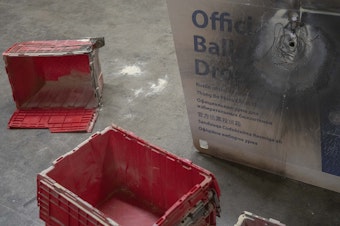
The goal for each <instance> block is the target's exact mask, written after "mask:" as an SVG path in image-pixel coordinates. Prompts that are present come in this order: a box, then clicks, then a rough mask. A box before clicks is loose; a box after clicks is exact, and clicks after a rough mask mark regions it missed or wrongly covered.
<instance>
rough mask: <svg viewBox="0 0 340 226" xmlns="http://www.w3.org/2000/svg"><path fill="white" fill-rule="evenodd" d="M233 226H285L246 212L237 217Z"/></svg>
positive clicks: (276, 221)
mask: <svg viewBox="0 0 340 226" xmlns="http://www.w3.org/2000/svg"><path fill="white" fill-rule="evenodd" d="M234 226H286V225H285V224H283V223H281V222H280V221H278V220H275V219H272V218H269V219H266V218H263V217H260V216H257V215H255V214H253V213H250V212H248V211H244V212H243V214H242V215H240V216H239V218H238V221H237V223H236V224H235V225H234Z"/></svg>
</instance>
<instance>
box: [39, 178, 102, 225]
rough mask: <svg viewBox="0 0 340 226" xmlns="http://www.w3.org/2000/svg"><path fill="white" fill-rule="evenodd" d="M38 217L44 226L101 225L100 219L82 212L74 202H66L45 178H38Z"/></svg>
mask: <svg viewBox="0 0 340 226" xmlns="http://www.w3.org/2000/svg"><path fill="white" fill-rule="evenodd" d="M37 182H38V204H39V208H40V211H39V217H40V218H41V219H42V220H43V221H44V222H45V223H46V225H51V226H54V225H55V226H59V225H87V226H92V225H103V224H102V223H101V218H95V217H93V216H92V215H89V214H88V213H87V212H85V211H83V210H82V209H81V208H80V207H79V206H77V205H75V204H74V202H71V201H70V200H67V199H66V198H65V196H64V195H63V194H61V193H60V191H58V192H57V190H56V189H55V188H54V187H53V186H51V185H49V183H48V182H47V181H46V178H44V177H42V176H40V175H39V176H38V180H37Z"/></svg>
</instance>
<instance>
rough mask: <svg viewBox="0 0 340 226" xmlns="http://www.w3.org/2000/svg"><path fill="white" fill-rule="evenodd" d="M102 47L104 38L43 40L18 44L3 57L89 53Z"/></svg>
mask: <svg viewBox="0 0 340 226" xmlns="http://www.w3.org/2000/svg"><path fill="white" fill-rule="evenodd" d="M103 45H104V38H85V39H76V40H44V41H27V42H19V43H15V44H14V45H12V46H11V47H10V48H9V49H7V50H6V51H5V52H4V53H3V55H4V56H50V55H53V56H55V55H68V54H85V53H90V52H92V51H93V50H94V49H96V48H100V47H102V46H103Z"/></svg>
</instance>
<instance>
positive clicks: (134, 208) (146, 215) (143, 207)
mask: <svg viewBox="0 0 340 226" xmlns="http://www.w3.org/2000/svg"><path fill="white" fill-rule="evenodd" d="M97 208H98V209H99V210H100V211H101V212H103V213H104V214H105V215H106V216H107V217H109V218H111V219H112V220H114V221H115V222H117V223H118V224H120V225H153V224H154V223H155V222H157V220H158V219H159V218H160V217H161V216H162V215H163V214H164V212H163V211H161V210H160V209H159V208H157V207H155V206H153V205H151V204H148V203H146V202H143V201H141V200H139V199H138V198H136V197H135V195H134V194H133V193H131V192H129V191H127V190H119V191H117V192H115V193H114V194H112V195H111V196H110V198H108V199H107V200H106V201H105V202H104V203H102V204H100V205H99V206H98V207H97Z"/></svg>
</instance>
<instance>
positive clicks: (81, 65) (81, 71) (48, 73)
mask: <svg viewBox="0 0 340 226" xmlns="http://www.w3.org/2000/svg"><path fill="white" fill-rule="evenodd" d="M33 59H34V64H35V67H36V71H37V73H38V74H39V76H41V77H43V78H44V79H45V80H46V81H57V80H58V79H59V78H60V77H62V76H67V75H71V74H77V75H79V76H89V74H90V66H89V57H88V54H80V55H62V56H38V57H34V58H33Z"/></svg>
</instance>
